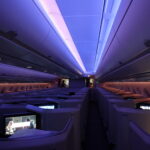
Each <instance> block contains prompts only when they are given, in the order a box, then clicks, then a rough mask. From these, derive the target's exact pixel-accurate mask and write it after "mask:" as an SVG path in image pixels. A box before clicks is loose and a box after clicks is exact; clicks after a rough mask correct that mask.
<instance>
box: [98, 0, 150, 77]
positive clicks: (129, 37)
mask: <svg viewBox="0 0 150 150" xmlns="http://www.w3.org/2000/svg"><path fill="white" fill-rule="evenodd" d="M149 6H150V1H149V0H144V1H133V2H132V3H131V5H130V7H129V9H128V11H127V13H126V15H125V17H124V19H123V21H122V23H121V24H120V27H119V28H118V31H117V33H116V35H115V38H114V40H112V43H111V44H110V47H109V48H108V49H107V50H108V51H107V53H106V55H104V57H103V62H102V64H101V66H100V67H99V72H98V73H97V74H99V75H103V74H106V73H107V72H109V71H112V70H113V69H114V68H115V67H116V66H119V65H122V64H121V63H125V62H126V61H128V60H129V59H131V58H132V57H134V56H136V55H137V54H139V53H140V52H142V51H143V50H144V49H145V48H146V47H145V45H144V41H145V40H149V39H150V30H149V27H150V19H149V15H150V9H149ZM122 7H124V6H122ZM120 9H121V8H120ZM120 19H121V18H120ZM117 22H118V20H117ZM115 23H116V22H115ZM116 43H118V46H117V44H116ZM114 58H115V59H114ZM119 62H121V63H120V64H119ZM108 65H109V67H106V66H108Z"/></svg>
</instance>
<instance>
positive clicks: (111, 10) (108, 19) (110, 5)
mask: <svg viewBox="0 0 150 150" xmlns="http://www.w3.org/2000/svg"><path fill="white" fill-rule="evenodd" d="M121 1H122V0H106V4H105V10H104V18H103V20H102V29H101V33H100V38H99V45H98V52H97V55H96V60H95V68H94V72H95V73H96V72H97V70H98V68H99V65H100V63H101V59H102V55H103V52H104V49H105V46H106V43H107V40H108V38H109V34H110V32H111V29H112V26H113V23H114V21H115V17H116V15H117V12H118V10H119V8H120V4H121Z"/></svg>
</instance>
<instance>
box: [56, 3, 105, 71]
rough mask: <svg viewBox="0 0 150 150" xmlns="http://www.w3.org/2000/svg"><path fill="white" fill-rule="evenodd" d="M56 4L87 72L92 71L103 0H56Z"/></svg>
mask: <svg viewBox="0 0 150 150" xmlns="http://www.w3.org/2000/svg"><path fill="white" fill-rule="evenodd" d="M57 4H58V6H59V8H60V11H61V13H62V15H63V17H64V20H65V22H66V24H67V27H68V29H69V31H70V33H71V36H72V38H73V40H74V43H75V45H76V47H77V50H78V52H79V54H80V56H81V59H82V60H83V63H84V65H85V67H86V70H87V71H88V72H91V73H92V72H93V70H94V64H95V55H96V51H97V43H98V36H99V30H100V23H101V16H102V9H103V0H95V1H94V2H93V0H82V1H81V0H76V1H70V0H57Z"/></svg>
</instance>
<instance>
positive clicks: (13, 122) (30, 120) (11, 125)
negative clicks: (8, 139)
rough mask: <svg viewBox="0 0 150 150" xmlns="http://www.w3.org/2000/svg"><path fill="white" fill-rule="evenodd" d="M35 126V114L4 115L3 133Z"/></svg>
mask: <svg viewBox="0 0 150 150" xmlns="http://www.w3.org/2000/svg"><path fill="white" fill-rule="evenodd" d="M33 128H37V118H36V115H24V114H23V115H16V116H15V115H14V116H9V117H5V135H13V134H14V133H15V132H16V131H18V130H22V129H33Z"/></svg>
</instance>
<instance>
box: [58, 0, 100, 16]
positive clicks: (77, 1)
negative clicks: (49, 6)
mask: <svg viewBox="0 0 150 150" xmlns="http://www.w3.org/2000/svg"><path fill="white" fill-rule="evenodd" d="M56 1H57V4H58V6H59V8H60V10H61V12H62V14H63V16H73V15H79V16H81V15H99V14H100V13H101V9H100V8H101V7H102V3H103V0H94V1H93V0H56Z"/></svg>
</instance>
